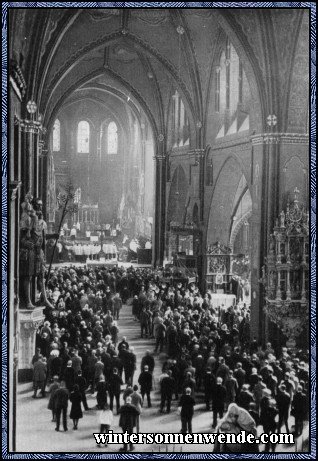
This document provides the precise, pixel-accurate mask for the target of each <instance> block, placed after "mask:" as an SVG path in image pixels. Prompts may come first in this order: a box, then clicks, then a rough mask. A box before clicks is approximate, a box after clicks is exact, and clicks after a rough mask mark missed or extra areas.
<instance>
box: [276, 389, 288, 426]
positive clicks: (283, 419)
mask: <svg viewBox="0 0 318 461" xmlns="http://www.w3.org/2000/svg"><path fill="white" fill-rule="evenodd" d="M276 403H277V409H278V415H279V416H278V417H279V420H278V426H277V428H278V432H281V427H282V425H283V424H285V426H286V432H287V434H289V427H288V417H289V410H290V404H291V397H290V394H289V393H288V392H286V386H285V384H281V385H280V386H279V388H278V392H277V396H276Z"/></svg>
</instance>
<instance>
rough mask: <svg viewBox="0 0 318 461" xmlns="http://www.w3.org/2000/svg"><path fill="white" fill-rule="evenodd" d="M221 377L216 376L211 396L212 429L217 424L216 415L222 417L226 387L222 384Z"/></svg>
mask: <svg viewBox="0 0 318 461" xmlns="http://www.w3.org/2000/svg"><path fill="white" fill-rule="evenodd" d="M222 382H223V380H222V378H221V377H220V376H218V377H217V378H216V386H215V390H214V392H213V396H212V413H213V423H212V428H213V429H214V428H215V427H216V424H217V416H218V415H219V417H220V418H223V413H224V407H225V400H226V389H225V387H224V386H223V385H222Z"/></svg>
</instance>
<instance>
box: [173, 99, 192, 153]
mask: <svg viewBox="0 0 318 461" xmlns="http://www.w3.org/2000/svg"><path fill="white" fill-rule="evenodd" d="M172 99H173V100H172V108H173V109H172V121H173V129H174V138H175V147H180V146H184V145H188V144H189V142H190V139H189V138H190V121H189V117H188V114H187V111H186V109H185V107H184V104H183V101H182V99H181V97H180V95H179V93H178V91H176V92H175V94H174V95H173V97H172Z"/></svg>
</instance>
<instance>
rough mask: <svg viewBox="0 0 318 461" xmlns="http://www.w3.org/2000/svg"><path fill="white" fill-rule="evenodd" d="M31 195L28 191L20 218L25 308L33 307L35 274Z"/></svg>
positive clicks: (21, 277)
mask: <svg viewBox="0 0 318 461" xmlns="http://www.w3.org/2000/svg"><path fill="white" fill-rule="evenodd" d="M32 200H33V197H32V195H31V194H30V193H29V194H27V195H26V196H25V199H24V202H23V203H22V205H21V207H22V215H21V219H20V254H19V262H20V279H21V282H22V284H21V285H22V290H23V295H24V304H25V307H26V308H27V309H34V307H35V306H34V305H33V304H32V301H31V280H32V277H33V276H34V274H35V250H34V239H33V236H32V229H33V225H34V217H35V216H36V215H35V212H34V209H33V206H32Z"/></svg>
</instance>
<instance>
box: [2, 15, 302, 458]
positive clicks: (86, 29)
mask: <svg viewBox="0 0 318 461" xmlns="http://www.w3.org/2000/svg"><path fill="white" fill-rule="evenodd" d="M7 24H8V105H9V107H8V120H7V122H8V139H9V143H8V188H9V189H8V190H9V193H8V195H9V196H8V199H9V201H8V207H9V213H8V216H9V218H8V224H9V226H8V241H9V242H10V253H9V257H8V300H9V301H8V313H9V314H8V316H9V322H8V325H9V331H8V338H9V343H8V345H9V347H8V354H9V358H10V360H9V365H8V366H9V369H8V376H9V377H10V378H9V383H8V388H9V392H10V395H11V396H15V397H14V398H13V407H12V409H11V413H10V414H11V415H12V416H11V417H10V418H9V428H8V431H9V433H10V436H9V441H10V443H11V447H12V446H13V447H18V448H19V445H16V443H17V440H18V439H17V437H18V432H19V430H21V428H20V429H19V427H16V424H15V418H16V415H17V412H18V414H19V405H23V403H21V402H20V401H19V399H18V397H17V395H18V393H19V386H21V385H26V384H25V383H29V384H30V381H32V367H31V360H32V357H33V355H34V353H35V350H36V335H37V334H38V330H39V328H42V326H43V320H44V314H43V310H44V308H45V306H48V305H50V302H51V301H50V300H48V290H47V283H48V280H49V279H50V274H51V273H52V270H53V272H54V270H56V268H58V267H59V266H68V267H70V266H71V265H74V266H75V267H76V266H78V267H80V266H81V264H88V263H90V264H91V265H92V267H93V265H94V264H96V265H97V264H99V265H101V264H103V263H105V264H106V263H107V262H108V261H109V258H112V257H114V258H115V259H117V260H118V261H117V263H118V265H119V266H120V265H121V262H123V263H124V264H125V265H126V267H128V266H129V265H131V264H135V265H136V267H138V266H140V267H142V266H144V267H148V268H152V269H153V270H155V271H158V273H159V272H160V271H161V273H163V274H164V273H165V272H164V271H165V270H166V269H167V270H170V272H169V274H170V275H171V274H175V275H176V276H179V277H180V278H181V279H182V277H184V278H186V277H188V281H194V283H196V284H197V286H198V287H199V289H200V292H201V293H202V294H203V293H206V292H209V293H210V294H211V299H212V300H213V299H214V298H213V297H215V299H216V298H217V297H219V299H220V300H221V301H219V303H222V306H224V305H223V303H224V304H225V305H227V304H226V303H227V302H230V303H231V302H232V299H233V296H234V298H235V299H236V302H238V301H240V302H241V303H242V305H243V304H244V306H248V309H249V316H248V321H249V332H250V333H249V334H250V338H251V339H253V338H254V339H255V340H256V341H258V342H259V343H260V344H261V345H262V346H263V347H265V344H266V343H268V342H270V343H271V344H272V345H273V347H274V349H275V348H279V347H281V346H286V347H289V348H291V349H293V348H298V349H303V350H304V349H309V320H308V318H309V251H310V246H309V208H310V195H309V182H310V170H309V118H310V106H309V52H310V43H309V28H310V11H309V10H307V9H301V8H265V9H259V8H256V9H249V8H233V9H232V8H223V9H221V8H211V9H203V8H185V9H182V8H171V9H169V8H159V9H157V8H96V9H95V8H35V9H33V8H23V7H22V8H20V7H15V8H9V10H8V17H7ZM112 245H113V247H114V248H115V249H114V250H112V249H111V248H113V247H112ZM109 255H112V256H109ZM44 261H45V263H44ZM117 263H116V264H117ZM173 271H175V272H173ZM171 277H172V276H171ZM171 280H172V278H171ZM218 307H220V306H218ZM119 324H120V321H119ZM138 331H139V330H138ZM120 334H121V333H120ZM32 403H36V404H37V403H38V402H32ZM30 408H31V407H30ZM28 411H31V412H32V409H29V410H28ZM151 421H152V420H151ZM30 424H31V425H32V424H33V423H32V422H31V423H30ZM56 435H58V434H52V437H53V436H54V437H55V436H56ZM56 440H57V439H56ZM54 443H55V442H54ZM56 443H57V446H56V447H55V448H56V449H57V447H58V440H57V441H56ZM62 446H63V445H62ZM79 448H81V447H80V446H79ZM33 450H36V447H33ZM74 450H76V448H74ZM20 451H21V445H20ZM22 451H23V450H22ZM46 451H49V448H47V447H46Z"/></svg>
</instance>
